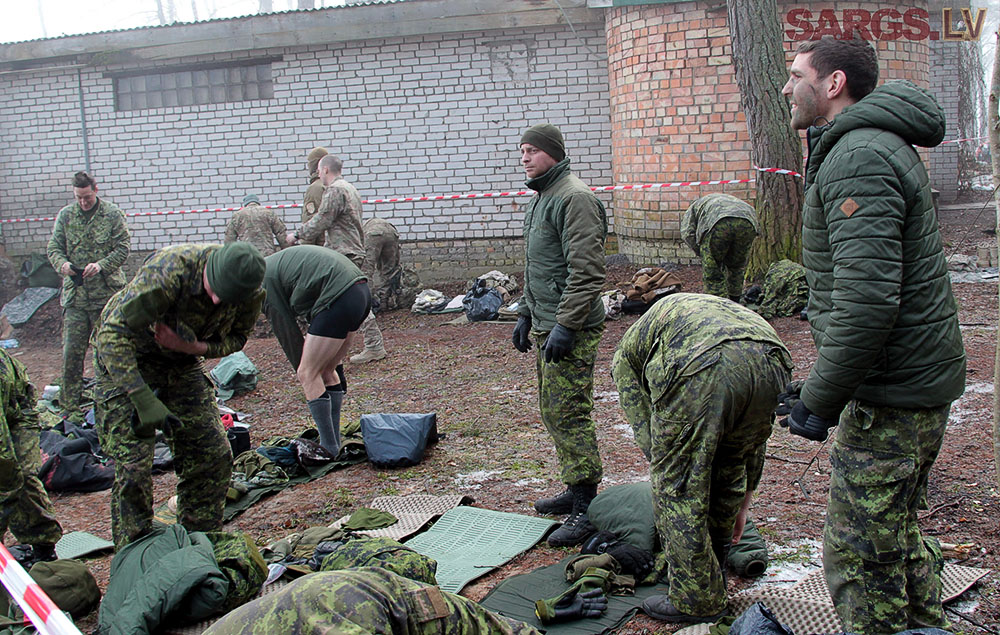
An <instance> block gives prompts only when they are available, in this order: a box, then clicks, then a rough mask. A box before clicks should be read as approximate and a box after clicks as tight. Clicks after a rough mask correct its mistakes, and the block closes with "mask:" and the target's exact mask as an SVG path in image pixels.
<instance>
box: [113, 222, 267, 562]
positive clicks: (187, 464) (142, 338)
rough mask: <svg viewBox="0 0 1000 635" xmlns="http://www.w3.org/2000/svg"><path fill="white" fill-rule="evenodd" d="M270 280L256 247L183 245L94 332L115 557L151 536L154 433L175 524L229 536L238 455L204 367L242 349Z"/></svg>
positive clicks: (159, 260) (156, 264)
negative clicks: (168, 456)
mask: <svg viewBox="0 0 1000 635" xmlns="http://www.w3.org/2000/svg"><path fill="white" fill-rule="evenodd" d="M279 253H280V252H279ZM263 279H264V258H263V256H261V255H260V252H259V251H258V250H257V248H256V247H254V246H253V245H251V244H249V243H244V242H234V243H229V244H228V245H225V246H220V245H176V246H173V247H166V248H164V249H161V250H160V251H158V252H156V253H155V254H153V255H152V256H150V257H149V259H148V260H147V261H146V262H145V263H144V264H143V266H142V267H140V269H139V271H138V273H136V274H135V278H133V279H132V281H131V282H129V283H128V285H126V286H125V288H124V289H122V290H121V291H119V292H118V293H116V294H115V295H114V296H112V297H111V299H110V300H109V301H108V304H107V306H106V307H104V312H103V313H102V314H101V321H100V324H99V325H98V327H97V331H96V333H95V335H94V367H95V370H96V374H97V384H96V386H95V387H94V401H95V402H97V432H98V434H99V436H100V441H101V447H102V448H103V449H104V451H105V452H106V453H107V454H108V456H110V457H111V458H113V459H114V460H115V481H114V484H113V485H112V488H111V535H112V538H113V539H114V542H115V548H116V549H121V548H122V547H123V546H125V545H126V544H128V543H129V542H130V541H132V540H135V539H136V538H138V537H139V536H141V535H143V534H144V533H146V532H148V531H149V530H150V529H151V528H152V521H153V479H152V476H151V473H150V470H151V469H152V466H153V444H154V440H155V436H156V431H157V430H162V431H163V432H164V437H165V439H166V441H167V444H168V445H169V446H170V450H171V452H172V453H173V455H174V468H175V471H176V472H177V520H178V522H179V523H180V524H182V525H184V527H185V528H186V529H188V530H190V531H213V530H220V529H222V510H223V506H224V505H225V502H226V490H227V489H228V488H229V477H230V475H231V472H232V454H231V452H230V449H229V442H228V441H227V440H226V433H225V431H224V430H223V428H222V423H221V420H220V417H219V407H218V406H217V405H216V403H215V388H214V387H213V386H212V382H211V381H210V380H209V379H208V377H207V375H206V373H205V368H204V358H206V357H225V356H226V355H229V354H230V353H235V352H236V351H239V350H241V349H242V348H243V345H244V344H246V341H247V337H249V335H250V333H251V332H252V331H253V328H254V324H256V322H257V315H258V314H260V310H261V305H262V304H263V302H264V291H263V290H262V289H261V288H260V285H261V281H262V280H263Z"/></svg>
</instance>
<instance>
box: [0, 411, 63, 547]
mask: <svg viewBox="0 0 1000 635" xmlns="http://www.w3.org/2000/svg"><path fill="white" fill-rule="evenodd" d="M38 433H39V429H38V428H37V427H35V426H31V427H27V426H21V425H15V426H10V425H8V423H7V422H6V421H3V416H2V415H0V536H3V534H4V532H6V531H7V529H10V532H11V533H12V534H14V537H15V538H17V540H18V542H21V543H24V544H29V545H39V544H47V545H54V544H55V543H57V542H58V541H59V539H60V538H62V527H60V525H59V522H58V521H57V520H56V517H55V515H54V513H53V511H52V503H51V502H50V501H49V495H48V494H47V493H46V492H45V488H44V487H43V486H42V482H41V481H40V480H38V469H39V468H40V467H41V466H42V457H41V452H40V451H39V448H38Z"/></svg>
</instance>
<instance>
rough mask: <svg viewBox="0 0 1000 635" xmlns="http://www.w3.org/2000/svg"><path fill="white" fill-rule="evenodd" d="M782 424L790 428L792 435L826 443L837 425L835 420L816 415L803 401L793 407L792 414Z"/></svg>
mask: <svg viewBox="0 0 1000 635" xmlns="http://www.w3.org/2000/svg"><path fill="white" fill-rule="evenodd" d="M780 423H781V425H783V426H788V431H789V432H791V433H792V434H797V435H799V436H800V437H805V438H807V439H811V440H813V441H826V435H827V432H828V431H829V429H830V428H832V427H834V426H836V425H837V421H836V420H835V419H824V418H823V417H821V416H819V415H814V414H813V413H812V412H810V411H809V408H806V405H805V404H804V403H802V401H798V402H797V403H796V404H795V406H794V407H792V412H791V414H789V415H788V417H787V418H785V419H782V420H781V422H780Z"/></svg>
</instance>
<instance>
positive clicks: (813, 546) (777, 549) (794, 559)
mask: <svg viewBox="0 0 1000 635" xmlns="http://www.w3.org/2000/svg"><path fill="white" fill-rule="evenodd" d="M767 549H768V565H767V571H765V572H764V575H763V576H761V577H760V578H758V579H757V580H756V581H755V582H754V583H753V584H752V585H750V586H749V587H747V588H748V589H755V588H765V587H766V588H786V587H791V586H794V585H796V584H797V583H799V582H800V581H801V580H802V579H803V578H805V577H806V576H807V575H809V574H810V573H812V572H813V571H816V570H817V569H822V568H823V559H822V554H823V543H822V541H819V540H813V539H807V540H793V541H792V542H790V543H788V544H785V545H780V544H774V543H772V542H768V543H767Z"/></svg>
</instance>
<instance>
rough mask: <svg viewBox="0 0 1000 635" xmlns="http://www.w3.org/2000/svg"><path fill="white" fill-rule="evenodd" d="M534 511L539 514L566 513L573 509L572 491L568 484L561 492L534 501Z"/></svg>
mask: <svg viewBox="0 0 1000 635" xmlns="http://www.w3.org/2000/svg"><path fill="white" fill-rule="evenodd" d="M535 511H536V512H538V513H539V514H568V513H570V512H572V511H573V492H572V491H571V490H570V488H569V485H567V486H566V489H565V490H564V491H563V493H562V494H557V495H555V496H551V497H549V498H539V499H538V500H536V501H535Z"/></svg>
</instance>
